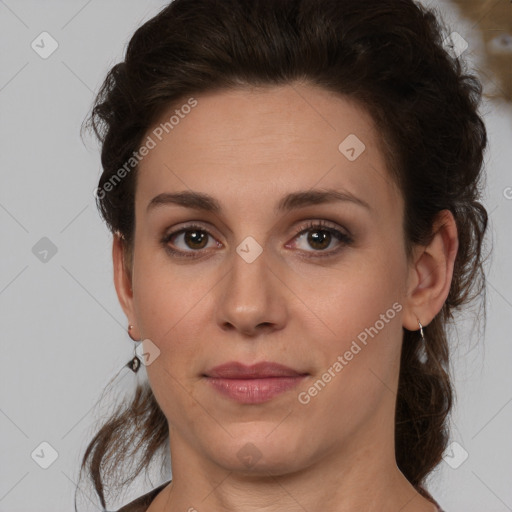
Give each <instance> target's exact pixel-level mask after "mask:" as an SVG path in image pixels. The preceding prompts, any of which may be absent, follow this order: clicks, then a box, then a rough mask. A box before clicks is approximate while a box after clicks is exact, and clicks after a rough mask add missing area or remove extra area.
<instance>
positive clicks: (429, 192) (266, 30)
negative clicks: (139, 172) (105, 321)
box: [81, 0, 487, 507]
mask: <svg viewBox="0 0 512 512" xmlns="http://www.w3.org/2000/svg"><path fill="white" fill-rule="evenodd" d="M443 30H444V27H443V26H442V25H441V22H440V21H439V18H438V16H437V15H436V13H435V12H434V11H431V10H429V9H427V8H425V7H422V6H420V5H418V4H416V3H415V2H414V1H413V0H365V1H364V2H361V0H251V2H247V1H244V0H222V1H221V2H218V1H217V0H175V1H174V2H172V3H171V4H170V5H168V6H167V7H166V8H164V9H163V10H162V11H161V12H160V13H159V14H158V15H157V16H155V17H154V18H152V19H150V20H149V21H147V22H146V23H145V24H144V25H142V26H141V27H140V28H139V29H138V30H137V31H136V32H135V34H134V35H133V37H132V38H131V40H130V42H129V45H128V47H127V50H126V56H125V60H124V62H121V63H119V64H116V65H115V66H114V67H113V68H112V69H111V70H110V71H109V73H108V75H107V77H106V79H105V81H104V83H103V85H102V87H101V90H100V92H99V94H98V96H97V98H96V101H95V104H94V107H93V111H92V114H91V116H90V118H89V120H88V121H89V122H88V124H87V127H92V128H93V129H94V132H95V134H96V135H97V137H98V138H99V139H100V141H101V143H102V153H101V161H102V166H103V174H102V176H101V178H100V180H99V188H98V191H101V193H98V194H97V202H98V207H99V209H100V212H101V214H102V216H103V217H104V219H105V221H106V222H107V224H108V226H109V228H110V230H111V231H112V232H113V233H116V232H117V233H119V234H121V235H122V238H123V243H124V247H125V253H126V255H127V256H129V255H130V254H131V250H132V246H133V232H134V192H135V187H136V166H135V167H134V170H133V171H132V172H130V173H128V174H127V175H126V176H125V177H123V179H122V180H119V183H116V185H115V186H114V187H110V188H111V189H110V190H109V191H108V193H106V192H105V191H106V190H107V189H106V188H105V184H107V183H108V182H109V180H112V177H113V176H114V175H115V174H116V172H117V171H118V170H119V169H120V168H121V167H122V166H123V165H124V164H125V163H126V162H127V161H128V160H129V159H130V157H131V156H132V155H133V152H134V151H136V150H137V149H138V148H139V146H140V144H141V143H142V142H143V140H144V139H143V138H144V136H145V135H146V134H147V131H148V130H149V129H150V128H151V127H152V126H153V123H155V121H156V120H157V119H158V118H159V116H161V115H162V113H163V112H165V111H166V110H167V109H168V108H169V106H170V105H172V104H177V103H178V102H179V101H183V98H187V97H190V96H191V95H198V94H200V93H201V92H204V91H213V90H220V89H223V88H224V89H225V88H236V87H240V86H243V85H256V86H258V85H261V86H267V85H269V86H272V85H282V84H292V83H294V82H304V83H310V84H315V85H317V86H320V87H322V88H325V89H327V90H329V91H334V92H336V93H338V94H340V95H343V96H345V97H349V98H352V99H353V100H355V101H357V102H359V103H360V104H361V105H362V106H363V107H365V108H366V109H367V111H368V112H369V113H370V114H371V116H372V117H373V119H374V122H375V124H376V127H377V129H378V130H379V133H380V134H381V137H382V141H383V147H384V149H385V153H386V154H385V156H386V159H387V163H388V168H389V171H390V173H391V175H392V176H393V178H394V179H395V180H396V183H397V184H398V185H399V186H400V189H401V190H402V193H403V196H404V200H405V219H404V237H405V240H406V242H407V247H408V251H410V249H411V248H412V247H413V245H414V244H426V243H428V241H429V240H430V238H431V236H432V235H433V233H432V226H433V223H434V221H435V219H436V216H437V215H438V214H439V212H440V211H441V210H443V209H448V210H450V211H451V212H452V213H453V215H454V217H455V220H456V223H457V228H458V235H459V251H458V254H457V258H456V261H455V268H454V275H453V280H452V284H451V289H450V292H449V295H448V298H447V300H446V303H445V304H444V306H443V308H442V310H441V311H440V313H439V314H438V315H437V316H436V317H435V318H434V320H433V321H432V322H431V323H430V324H429V325H428V327H426V328H425V333H426V356H427V358H426V360H424V359H423V358H422V357H421V354H420V347H421V343H420V335H419V333H418V331H414V332H412V331H407V330H404V336H403V349H402V357H401V368H400V376H399V385H398V394H397V403H396V429H395V441H396V460H397V464H398V467H399V468H400V470H401V471H402V473H403V474H404V475H405V476H406V477H407V479H408V480H409V481H410V482H411V484H413V485H414V486H415V487H416V488H417V489H418V491H419V492H421V493H422V494H423V495H425V496H427V497H429V495H428V493H427V491H426V490H425V489H424V484H425V478H426V476H427V475H428V474H429V473H430V472H431V471H432V470H433V469H434V468H435V467H436V465H437V464H438V463H439V462H440V460H441V457H442V454H443V451H444V449H445V447H446V442H447V436H448V429H447V419H448V414H449V412H450V409H451V407H452V402H453V391H452V387H451V382H450V377H449V371H448V364H449V350H448V342H447V332H446V331H447V326H448V322H449V320H450V319H451V318H452V315H453V312H454V310H455V309H456V308H459V306H461V305H462V304H464V303H466V302H468V301H470V300H471V299H473V298H474V297H475V296H477V295H479V294H480V293H481V292H483V291H484V279H483V268H482V242H483V238H484V233H485V230H486V226H487V212H486V210H485V208H484V207H483V206H482V205H481V204H480V202H479V200H480V188H481V177H482V176H481V174H482V166H483V154H484V150H485V147H486V144H487V134H486V129H485V126H484V123H483V121H482V119H481V117H480V116H479V114H478V112H477V109H478V105H479V103H480V99H481V95H482V86H481V83H480V82H479V80H478V79H477V78H476V77H475V76H474V75H472V74H470V73H468V72H467V71H466V70H465V64H464V62H462V61H461V60H460V59H458V58H455V57H454V56H451V55H450V54H448V53H447V52H446V51H445V49H444V47H443V40H444V37H445V36H446V32H445V34H443ZM168 435H169V432H168V425H167V421H166V418H165V416H164V414H163V413H162V411H161V410H160V408H159V406H158V404H157V402H156V400H155V398H154V396H153V393H152V391H151V389H150V388H149V386H148V385H144V386H139V387H138V388H137V390H136V394H135V396H134V398H133V400H132V402H131V403H125V404H123V405H121V406H120V407H119V408H118V409H117V410H116V411H115V413H114V414H113V415H112V417H111V418H110V419H108V420H107V421H106V422H105V423H104V425H103V426H102V428H101V430H99V432H98V433H97V434H96V436H95V437H94V439H93V440H92V441H91V442H90V444H89V446H88V447H87V450H86V452H85V455H84V458H83V461H82V466H81V470H83V469H87V470H88V472H89V476H90V478H91V479H92V481H93V483H94V486H95V490H96V492H97V494H98V496H99V497H100V500H101V503H102V505H103V506H104V507H105V500H104V481H105V480H104V477H106V479H107V480H108V479H112V476H113V474H114V472H115V471H116V470H117V472H119V470H118V468H123V462H127V461H128V460H129V458H132V457H133V456H134V455H135V454H136V453H138V452H142V459H141V463H140V464H139V465H138V466H137V467H136V468H135V470H134V471H132V472H131V473H129V475H130V477H131V478H129V479H127V480H125V481H123V482H122V485H124V484H125V483H127V482H129V481H133V479H134V478H135V477H136V476H137V475H138V474H139V473H140V471H141V470H142V469H143V468H145V467H147V466H148V464H149V462H150V461H151V460H152V458H153V456H154V455H155V453H156V452H157V450H158V449H159V448H162V447H164V446H166V443H167V441H168ZM135 439H137V444H136V443H135ZM134 446H135V449H133V447H134ZM102 471H103V472H102ZM117 483H121V482H119V481H118V482H117Z"/></svg>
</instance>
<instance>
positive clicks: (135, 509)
mask: <svg viewBox="0 0 512 512" xmlns="http://www.w3.org/2000/svg"><path fill="white" fill-rule="evenodd" d="M169 482H170V480H169ZM169 482H165V483H164V484H162V485H160V486H158V487H157V488H156V489H153V490H152V491H151V492H148V493H147V494H144V496H140V497H139V498H137V499H136V500H135V501H132V502H131V503H128V505H125V506H124V507H122V508H120V509H119V510H118V511H117V512H146V510H147V509H148V508H149V505H151V502H152V501H153V500H154V499H155V498H156V495H157V494H158V493H159V492H160V491H161V490H162V489H163V488H164V487H165V486H166V485H167V484H168V483H169ZM435 505H436V507H437V508H438V509H439V512H443V510H441V508H440V507H439V505H438V504H437V503H435Z"/></svg>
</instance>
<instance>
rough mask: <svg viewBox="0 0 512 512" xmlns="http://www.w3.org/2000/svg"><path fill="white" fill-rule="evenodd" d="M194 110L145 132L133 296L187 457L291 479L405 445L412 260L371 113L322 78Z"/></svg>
mask: <svg viewBox="0 0 512 512" xmlns="http://www.w3.org/2000/svg"><path fill="white" fill-rule="evenodd" d="M182 105H183V106H180V105H178V106H174V107H173V108H172V109H170V110H169V112H166V113H165V115H163V116H162V118H161V122H162V123H166V122H167V123H168V124H167V125H166V127H165V128H164V127H163V125H160V123H157V124H155V126H153V127H152V128H151V130H149V131H148V133H147V134H146V139H145V140H144V143H146V144H147V147H148V148H149V150H148V151H147V155H146V156H144V157H143V159H142V161H141V163H140V165H139V171H138V182H137V190H136V200H135V205H136V227H135V238H134V240H135V242H134V252H133V267H132V270H131V286H132V290H133V296H131V292H130V293H129V294H128V296H127V299H126V300H125V301H124V307H125V311H126V312H127V315H128V317H129V320H130V322H131V323H133V324H135V326H136V330H137V333H138V334H140V337H141V338H143V339H148V340H151V343H149V342H148V341H146V342H145V343H146V345H145V349H146V350H149V352H151V351H153V350H154V346H156V347H158V350H159V351H160V353H159V355H158V356H157V357H156V358H155V359H154V361H153V362H151V364H149V365H148V366H147V372H148V376H149V380H150V384H151V387H152V389H153V392H154V394H155V397H156V399H157V401H158V403H159V405H160V407H161V408H162V410H163V412H164V414H165V416H166V417H167V420H168V422H169V427H170V436H171V450H173V457H174V456H176V457H180V456H182V457H185V455H186V456H187V457H188V458H189V460H190V458H192V459H194V458H195V459H196V460H197V461H202V462H207V463H208V464H210V463H213V464H216V465H219V466H221V467H223V468H225V469H227V470H230V471H244V470H248V471H253V472H257V471H263V472H265V471H271V472H272V473H273V474H277V473H279V472H282V473H285V472H288V471H292V470H298V469H301V468H306V467H311V466H312V465H313V464H319V463H320V462H321V461H325V459H326V458H327V457H328V456H329V457H332V456H333V455H335V454H342V453H343V454H344V456H345V457H347V456H350V455H351V454H352V455H353V456H354V457H355V454H356V453H359V454H360V453H361V447H363V446H364V450H365V451H366V452H367V453H370V452H372V453H374V454H375V453H376V452H378V453H382V452H383V448H382V446H383V443H385V446H386V448H384V451H386V453H388V454H390V455H391V456H393V454H394V448H393V429H394V403H395V396H396V395H395V391H396V386H397V379H398V371H399V360H400V348H401V338H402V316H403V314H404V309H403V308H404V307H405V301H406V297H407V287H408V279H409V277H410V272H411V271H410V266H409V264H408V260H407V258H406V253H405V244H404V238H403V230H402V225H403V199H402V197H401V194H400V192H399V191H398V190H397V188H396V187H395V185H394V182H393V180H392V179H391V177H390V175H389V172H388V171H387V169H386V164H385V160H384V156H383V153H382V151H381V149H380V148H379V139H380V135H379V133H378V132H376V130H375V128H374V126H373V124H372V119H371V117H370V116H369V115H368V114H367V113H366V111H364V110H363V109H361V108H360V107H358V106H356V105H355V104H353V103H351V102H348V101H347V100H345V99H342V98H341V97H339V96H335V95H333V94H331V93H329V92H327V91H325V90H323V89H319V88H317V87H314V86H306V85H300V86H299V85H296V86H295V85H294V86H293V87H292V86H282V87H269V88H266V89H250V88H245V89H237V90H233V91H223V92H215V93H210V94H204V95H198V96H196V97H195V98H194V99H193V100H190V101H189V99H188V98H186V99H185V100H184V101H183V104H182ZM185 105H189V107H186V106H185ZM176 110H178V112H176ZM171 116H174V117H173V118H172V120H171ZM147 137H150V138H151V141H150V139H147ZM175 194H180V195H179V196H175ZM199 195H200V196H201V198H199ZM206 196H208V197H206ZM320 223H321V226H320V227H318V224H320ZM122 302H123V301H122ZM262 362H267V363H275V364H278V365H283V366H284V367H286V368H287V369H284V370H283V368H282V367H276V366H272V365H270V366H264V365H261V366H258V367H255V368H247V367H250V366H252V365H255V364H258V363H262ZM235 363H238V365H236V364H235ZM226 364H227V365H228V366H227V367H224V368H220V369H219V368H217V370H215V368H216V367H219V366H221V365H226ZM180 454H181V455H180ZM393 460H394V459H393Z"/></svg>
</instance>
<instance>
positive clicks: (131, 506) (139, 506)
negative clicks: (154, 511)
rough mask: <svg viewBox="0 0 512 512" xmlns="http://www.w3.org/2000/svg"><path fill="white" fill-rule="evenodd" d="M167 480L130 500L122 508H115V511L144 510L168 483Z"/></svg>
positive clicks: (143, 511)
mask: <svg viewBox="0 0 512 512" xmlns="http://www.w3.org/2000/svg"><path fill="white" fill-rule="evenodd" d="M168 483H170V480H169V481H168V482H165V483H163V484H162V485H160V486H158V487H157V488H156V489H153V490H152V491H150V492H148V493H147V494H144V495H143V496H140V497H138V498H137V499H136V500H134V501H131V502H130V503H128V504H127V505H124V506H123V507H122V508H120V509H119V510H117V512H146V510H147V508H148V507H149V505H151V502H152V501H153V500H154V499H155V498H156V495H157V494H158V493H159V492H160V491H161V490H162V489H163V488H164V487H165V486H166V485H167V484H168Z"/></svg>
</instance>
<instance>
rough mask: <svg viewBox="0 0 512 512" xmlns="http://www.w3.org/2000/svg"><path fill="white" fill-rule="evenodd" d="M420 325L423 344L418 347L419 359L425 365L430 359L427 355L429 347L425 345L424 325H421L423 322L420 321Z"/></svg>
mask: <svg viewBox="0 0 512 512" xmlns="http://www.w3.org/2000/svg"><path fill="white" fill-rule="evenodd" d="M418 325H419V326H420V335H421V344H420V346H419V347H418V359H419V360H420V362H421V363H422V364H425V363H426V362H427V359H428V355H427V345H426V343H425V333H424V332H423V325H421V322H420V321H419V320H418Z"/></svg>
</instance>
